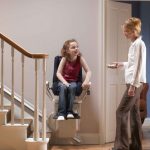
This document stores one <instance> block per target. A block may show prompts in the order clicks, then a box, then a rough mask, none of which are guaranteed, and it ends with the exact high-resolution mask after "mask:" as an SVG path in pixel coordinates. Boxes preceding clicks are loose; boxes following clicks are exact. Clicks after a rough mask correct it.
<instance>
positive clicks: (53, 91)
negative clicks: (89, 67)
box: [46, 56, 90, 143]
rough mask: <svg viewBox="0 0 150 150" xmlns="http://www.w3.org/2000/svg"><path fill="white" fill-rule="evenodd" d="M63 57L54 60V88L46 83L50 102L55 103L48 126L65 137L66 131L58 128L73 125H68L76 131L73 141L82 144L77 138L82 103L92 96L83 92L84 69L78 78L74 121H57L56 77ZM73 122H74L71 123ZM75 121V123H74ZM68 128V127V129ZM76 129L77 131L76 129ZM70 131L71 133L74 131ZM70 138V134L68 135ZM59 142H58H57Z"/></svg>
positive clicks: (85, 91)
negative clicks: (88, 96) (59, 125)
mask: <svg viewBox="0 0 150 150" xmlns="http://www.w3.org/2000/svg"><path fill="white" fill-rule="evenodd" d="M61 58H62V57H61V56H56V57H55V58H54V72H53V82H52V86H51V85H50V83H49V82H48V81H46V92H47V95H48V97H49V98H50V100H52V102H53V103H54V112H52V113H51V114H50V116H49V119H48V126H49V128H50V129H51V130H52V132H54V133H56V132H57V131H58V130H59V132H60V134H59V135H61V136H63V132H64V130H65V129H62V130H61V129H60V128H59V127H58V123H59V124H62V126H63V128H65V126H66V125H67V123H68V124H69V123H72V124H70V125H68V128H70V127H71V126H72V127H73V129H72V130H75V135H73V134H72V135H73V140H74V141H76V142H78V143H79V142H80V139H78V138H76V137H77V132H78V131H79V129H80V117H81V104H82V102H83V101H84V100H85V99H86V97H87V95H89V94H90V91H89V89H86V90H82V87H81V85H82V68H81V70H80V73H79V76H78V86H77V91H76V98H75V100H74V104H73V112H74V114H73V115H74V118H72V119H67V120H64V121H58V120H56V119H57V117H58V116H57V112H58V101H59V96H58V95H59V89H58V82H59V80H58V78H57V76H56V72H57V68H58V66H59V63H60V61H61ZM71 120H72V121H71ZM73 120H74V121H73ZM66 128H67V127H66ZM74 128H75V129H74ZM72 130H70V131H72ZM67 136H69V134H67ZM57 141H58V140H57Z"/></svg>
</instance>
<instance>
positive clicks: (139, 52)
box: [124, 37, 146, 87]
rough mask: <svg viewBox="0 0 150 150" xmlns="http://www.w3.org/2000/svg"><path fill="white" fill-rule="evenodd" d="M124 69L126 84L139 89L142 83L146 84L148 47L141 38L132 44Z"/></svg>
mask: <svg viewBox="0 0 150 150" xmlns="http://www.w3.org/2000/svg"><path fill="white" fill-rule="evenodd" d="M124 68H125V82H126V84H131V85H133V86H135V87H139V86H140V85H141V82H143V83H146V46H145V43H144V42H143V40H142V38H141V37H139V38H137V39H136V40H135V41H134V42H133V43H131V45H130V47H129V52H128V62H124Z"/></svg>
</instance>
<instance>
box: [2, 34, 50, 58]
mask: <svg viewBox="0 0 150 150" xmlns="http://www.w3.org/2000/svg"><path fill="white" fill-rule="evenodd" d="M0 38H1V39H2V40H4V41H5V42H7V43H8V44H9V45H11V46H12V47H14V48H15V49H16V50H18V51H19V52H20V53H22V54H24V55H25V56H27V57H29V58H36V59H40V58H48V54H41V53H37V54H32V53H29V52H28V51H27V50H25V49H24V48H22V47H20V46H19V45H18V44H16V43H15V42H13V41H12V40H10V39H9V38H8V37H6V36H5V35H3V34H1V33H0Z"/></svg>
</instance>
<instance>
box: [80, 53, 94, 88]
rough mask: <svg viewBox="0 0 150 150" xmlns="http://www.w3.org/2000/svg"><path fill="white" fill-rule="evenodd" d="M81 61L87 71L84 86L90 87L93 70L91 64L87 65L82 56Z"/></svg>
mask: <svg viewBox="0 0 150 150" xmlns="http://www.w3.org/2000/svg"><path fill="white" fill-rule="evenodd" d="M80 63H81V65H82V67H83V69H84V71H85V73H86V76H85V79H84V81H83V83H82V87H83V88H88V87H89V86H90V78H91V70H90V68H89V66H88V65H87V62H86V60H85V59H84V58H83V57H82V56H81V59H80Z"/></svg>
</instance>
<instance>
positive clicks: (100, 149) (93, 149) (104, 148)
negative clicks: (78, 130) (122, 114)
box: [48, 119, 150, 150]
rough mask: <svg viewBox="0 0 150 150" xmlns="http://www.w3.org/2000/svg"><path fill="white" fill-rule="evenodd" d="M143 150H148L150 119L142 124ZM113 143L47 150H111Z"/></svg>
mask: <svg viewBox="0 0 150 150" xmlns="http://www.w3.org/2000/svg"><path fill="white" fill-rule="evenodd" d="M142 128H143V141H142V143H143V150H150V119H146V121H145V122H144V124H143V127H142ZM112 147H113V143H109V144H105V145H79V146H51V147H49V149H48V150H111V148H112Z"/></svg>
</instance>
